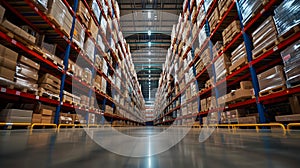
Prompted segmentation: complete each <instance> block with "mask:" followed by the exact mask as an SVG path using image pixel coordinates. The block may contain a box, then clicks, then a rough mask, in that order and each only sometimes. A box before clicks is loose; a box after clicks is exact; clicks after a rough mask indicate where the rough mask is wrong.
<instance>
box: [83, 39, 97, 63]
mask: <svg viewBox="0 0 300 168" xmlns="http://www.w3.org/2000/svg"><path fill="white" fill-rule="evenodd" d="M84 51H85V53H86V55H87V57H88V58H89V59H90V61H91V62H94V59H95V58H94V57H95V43H94V42H93V40H92V39H91V38H88V39H87V40H86V41H85V43H84Z"/></svg>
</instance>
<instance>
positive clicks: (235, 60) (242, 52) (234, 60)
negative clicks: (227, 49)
mask: <svg viewBox="0 0 300 168" xmlns="http://www.w3.org/2000/svg"><path fill="white" fill-rule="evenodd" d="M230 61H231V66H230V67H229V71H230V72H233V71H235V70H236V69H238V68H240V67H241V66H243V65H245V64H247V63H248V59H247V53H246V47H245V43H244V42H242V43H241V44H240V45H239V46H238V47H237V48H236V49H235V50H234V51H233V52H232V53H231V58H230Z"/></svg>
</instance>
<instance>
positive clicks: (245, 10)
mask: <svg viewBox="0 0 300 168" xmlns="http://www.w3.org/2000/svg"><path fill="white" fill-rule="evenodd" d="M262 3H263V0H256V1H249V0H240V1H239V5H240V9H241V13H242V16H243V23H244V24H245V23H247V22H248V21H249V20H250V19H251V17H252V16H253V13H256V11H257V10H258V9H259V8H260V6H262Z"/></svg>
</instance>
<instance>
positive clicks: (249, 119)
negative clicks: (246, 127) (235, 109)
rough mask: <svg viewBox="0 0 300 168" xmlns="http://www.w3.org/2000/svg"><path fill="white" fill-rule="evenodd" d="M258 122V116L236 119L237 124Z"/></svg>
mask: <svg viewBox="0 0 300 168" xmlns="http://www.w3.org/2000/svg"><path fill="white" fill-rule="evenodd" d="M258 121H259V118H258V116H246V117H239V118H238V123H239V124H257V123H258Z"/></svg>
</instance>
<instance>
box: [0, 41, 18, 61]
mask: <svg viewBox="0 0 300 168" xmlns="http://www.w3.org/2000/svg"><path fill="white" fill-rule="evenodd" d="M0 56H2V57H5V58H8V59H10V60H12V61H14V62H17V59H18V53H16V52H15V51H13V50H11V49H9V48H7V47H5V46H3V45H1V44H0Z"/></svg>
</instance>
